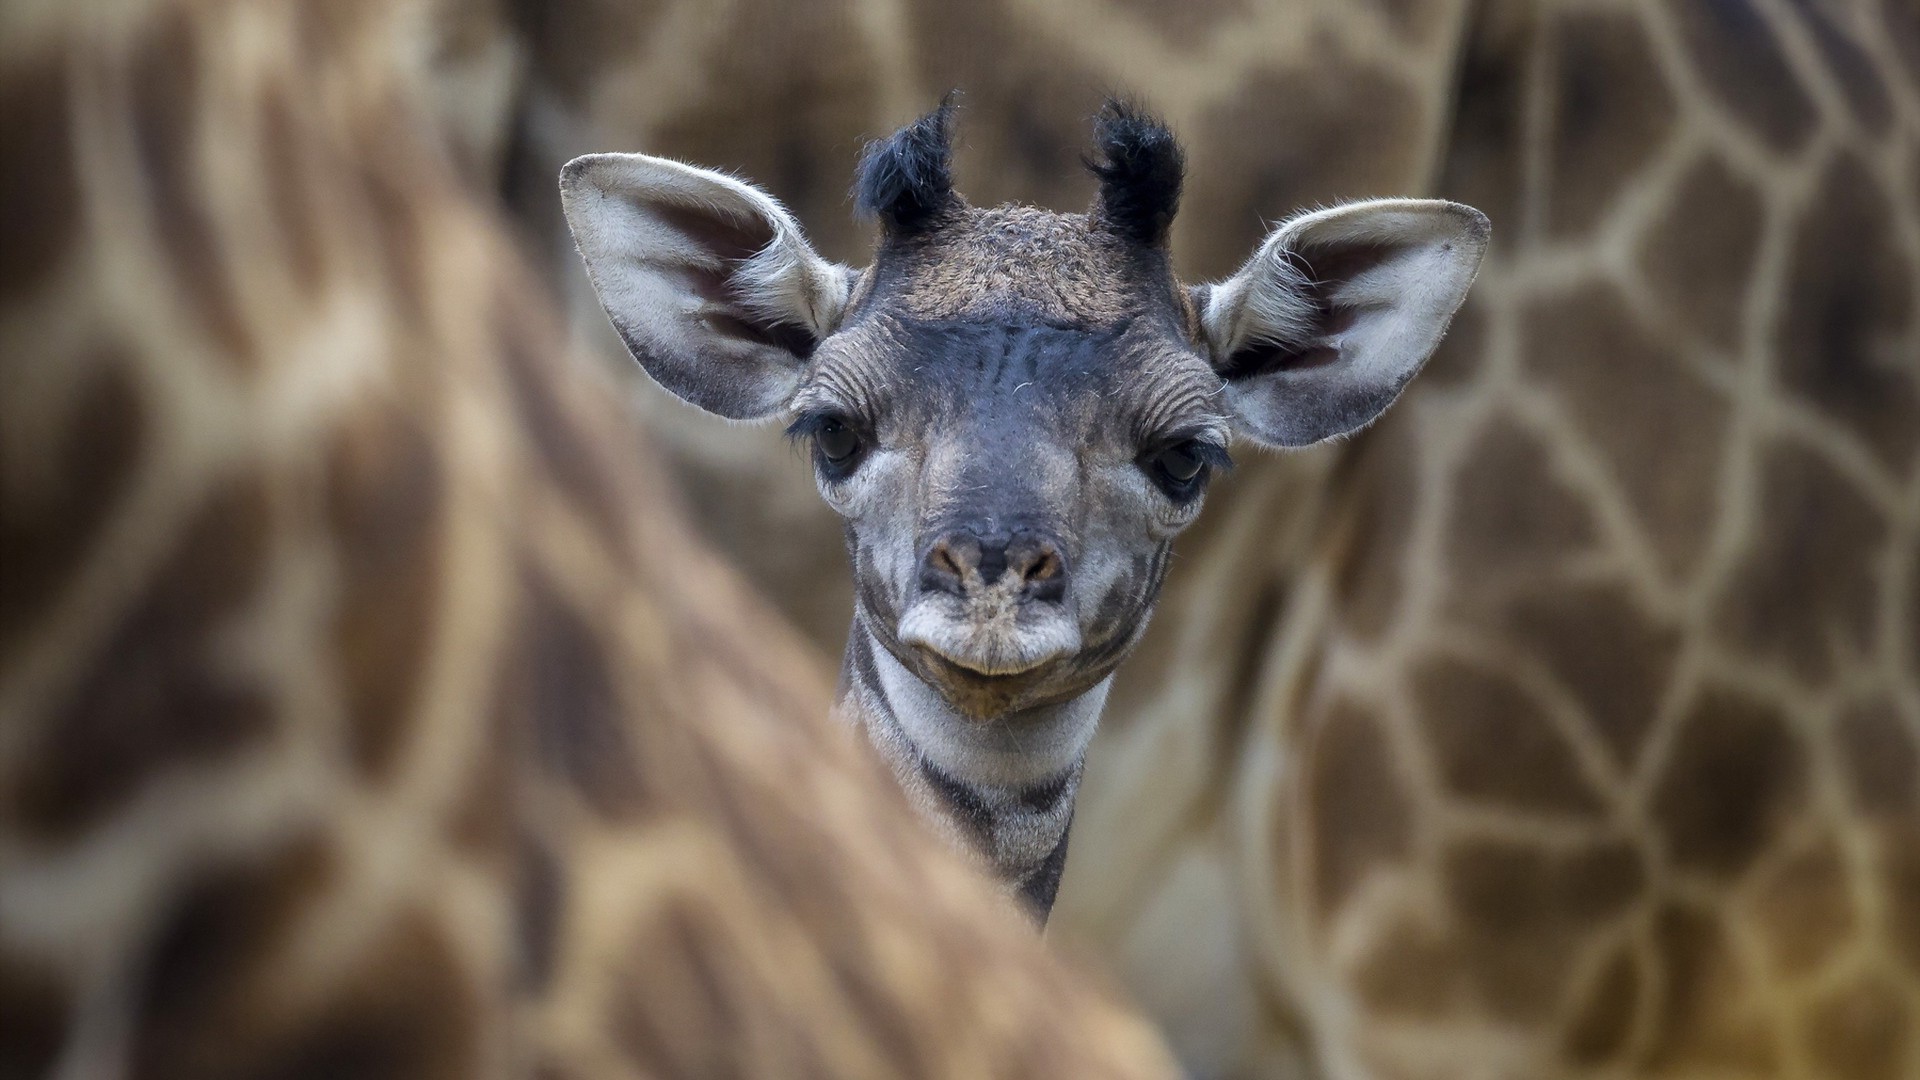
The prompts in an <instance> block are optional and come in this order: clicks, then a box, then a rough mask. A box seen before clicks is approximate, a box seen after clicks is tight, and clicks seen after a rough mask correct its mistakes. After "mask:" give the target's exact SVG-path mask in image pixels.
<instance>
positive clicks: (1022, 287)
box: [855, 206, 1184, 330]
mask: <svg viewBox="0 0 1920 1080" xmlns="http://www.w3.org/2000/svg"><path fill="white" fill-rule="evenodd" d="M862 285H863V288H862V289H861V293H862V294H864V295H862V296H858V297H856V298H855V299H856V302H861V301H864V302H866V303H871V304H874V305H879V306H883V307H884V308H885V309H886V310H888V311H889V312H892V313H895V314H898V315H903V316H909V317H913V318H920V319H930V320H931V319H964V318H977V317H991V316H1004V315H1007V314H1008V313H1010V312H1024V313H1025V314H1026V315H1027V316H1029V317H1031V318H1035V319H1041V320H1045V321H1048V322H1053V323H1057V324H1062V325H1077V326H1083V327H1088V328H1091V329H1096V330H1097V329H1099V328H1101V327H1105V326H1111V325H1113V324H1115V323H1118V322H1120V321H1121V320H1124V319H1127V318H1130V317H1133V316H1135V315H1138V314H1140V313H1141V312H1142V310H1143V309H1148V308H1164V309H1166V310H1169V311H1178V310H1180V309H1182V308H1183V307H1184V298H1183V297H1182V296H1181V295H1180V294H1179V292H1178V290H1177V288H1176V287H1175V283H1174V281H1173V278H1172V275H1171V274H1170V273H1169V272H1168V270H1167V266H1166V262H1165V259H1164V258H1161V257H1159V256H1158V255H1157V254H1156V253H1153V252H1146V251H1142V250H1141V249H1140V248H1139V247H1138V246H1137V245H1129V244H1127V243H1125V242H1124V241H1123V240H1120V239H1118V238H1116V237H1115V236H1113V235H1112V233H1111V232H1110V231H1109V230H1104V229H1096V228H1093V227H1091V226H1090V224H1089V222H1088V220H1087V218H1086V215H1084V214H1061V213H1055V212H1053V211H1050V210H1042V209H1039V208H1036V207H1031V206H996V207H991V208H987V209H975V208H972V207H968V208H966V209H964V210H962V211H960V212H959V213H956V214H955V215H953V217H952V218H951V219H950V220H949V221H948V222H946V223H943V224H942V225H940V226H939V227H938V228H936V229H932V230H929V231H928V232H926V233H924V234H920V235H916V236H913V237H911V238H908V239H905V240H902V241H899V242H896V243H890V244H887V245H884V246H883V247H882V248H881V250H880V251H879V253H878V254H877V256H876V258H875V261H874V265H873V268H872V270H871V271H870V274H869V280H868V281H866V282H863V283H862Z"/></svg>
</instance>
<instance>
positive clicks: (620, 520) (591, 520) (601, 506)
mask: <svg viewBox="0 0 1920 1080" xmlns="http://www.w3.org/2000/svg"><path fill="white" fill-rule="evenodd" d="M530 314H531V313H529V312H528V311H526V310H525V305H523V304H520V303H517V302H516V301H514V300H513V299H512V298H507V297H503V298H501V301H500V305H499V308H498V315H499V319H500V322H499V327H498V329H499V338H498V340H499V342H500V348H501V351H502V360H501V367H502V368H503V369H504V370H505V372H506V374H507V384H508V388H509V398H510V402H511V405H512V407H513V411H514V417H515V419H516V420H517V421H518V423H519V430H520V433H521V434H522V435H524V436H525V437H526V439H527V440H528V442H530V443H531V444H532V447H533V450H534V451H535V457H536V459H537V460H538V461H539V463H540V465H541V466H542V467H543V468H544V470H545V471H546V474H547V475H548V476H549V477H551V478H552V480H553V481H554V484H555V485H556V487H557V488H558V490H559V491H560V492H561V493H562V494H563V495H564V496H565V498H566V500H567V502H568V504H569V505H570V506H571V507H572V508H573V509H574V510H575V511H576V512H578V513H579V514H581V515H582V516H583V517H584V518H585V519H586V521H587V523H588V524H589V525H590V526H591V527H592V528H593V530H594V532H595V533H596V534H597V535H598V536H599V537H600V540H601V542H602V544H603V545H604V550H605V552H606V554H608V555H610V556H612V557H614V558H615V559H618V560H619V561H621V562H623V563H630V562H631V560H632V557H633V553H632V543H633V540H632V537H631V526H630V523H631V522H632V520H633V514H634V507H633V505H632V503H631V502H630V498H631V496H630V495H629V494H628V493H627V491H625V490H623V487H622V484H621V482H620V480H619V479H618V478H617V477H616V474H615V469H616V468H617V466H616V465H615V464H614V463H612V462H610V461H609V460H608V459H607V456H606V448H605V447H602V446H597V445H595V444H594V442H593V440H592V439H590V438H588V437H587V435H586V433H585V432H584V431H582V430H581V424H582V423H583V421H581V420H580V419H578V418H577V416H576V415H575V414H574V411H573V410H572V409H570V407H569V405H568V403H566V402H563V401H562V400H561V399H560V398H559V396H558V395H557V394H556V392H555V390H556V388H555V385H554V380H553V377H552V374H551V373H550V372H549V371H546V370H543V367H542V365H543V362H550V360H549V358H548V357H547V356H545V355H544V354H543V351H542V350H541V349H540V348H539V347H538V346H536V344H535V341H536V340H538V339H536V338H533V337H530V335H529V333H528V331H527V330H526V329H525V321H526V319H527V318H529V317H530ZM629 449H630V451H631V453H632V460H635V461H638V460H644V457H645V456H646V454H645V449H644V448H643V447H642V446H639V445H630V446H629ZM629 486H630V485H629Z"/></svg>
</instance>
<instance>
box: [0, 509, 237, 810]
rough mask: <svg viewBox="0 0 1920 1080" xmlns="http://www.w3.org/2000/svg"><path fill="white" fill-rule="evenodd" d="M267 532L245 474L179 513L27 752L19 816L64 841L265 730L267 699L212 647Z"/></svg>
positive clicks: (13, 800) (19, 784) (16, 800)
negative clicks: (130, 599) (140, 586)
mask: <svg viewBox="0 0 1920 1080" xmlns="http://www.w3.org/2000/svg"><path fill="white" fill-rule="evenodd" d="M269 528H270V520H269V514H268V505H267V493H266V489H265V486H264V485H263V483H262V482H261V480H260V478H259V477H252V476H249V477H243V478H240V479H237V480H233V481H229V482H228V484H227V486H226V487H224V488H221V489H219V490H217V491H215V492H214V493H213V495H212V496H211V497H209V498H208V499H207V500H206V501H205V502H204V503H202V505H201V506H200V508H199V510H198V511H196V512H195V513H194V514H193V515H192V516H190V517H189V518H188V520H187V524H186V527H185V528H183V529H182V530H181V532H180V537H179V540H178V542H177V543H176V544H175V545H174V548H173V551H172V553H171V554H170V555H169V556H168V557H167V558H165V559H163V560H161V562H160V563H159V564H158V565H157V566H156V567H155V568H154V569H153V571H152V572H151V574H150V576H149V583H148V585H147V589H146V592H145V594H144V595H143V596H141V597H140V598H139V599H138V600H137V601H135V602H134V603H133V604H132V605H131V606H130V607H129V608H128V611H127V614H126V615H125V616H124V617H123V618H122V620H121V622H120V624H119V626H118V627H116V628H115V629H114V630H113V632H112V633H111V634H110V635H109V636H108V637H107V640H106V644H105V645H104V646H103V647H102V649H101V650H100V653H99V655H98V656H97V657H96V658H95V659H94V661H93V663H92V664H91V665H90V666H89V667H88V668H87V669H86V670H85V672H84V673H83V674H82V675H80V676H79V678H78V679H77V680H76V681H75V684H74V688H73V696H72V697H71V698H70V699H69V700H68V701H67V703H66V704H65V706H64V708H63V709H62V710H61V711H60V713H59V715H58V716H57V717H56V718H55V719H54V720H53V721H52V722H51V723H49V724H48V725H47V728H46V736H45V741H44V742H43V743H42V745H40V746H39V747H37V748H36V749H35V750H34V751H33V752H32V753H31V754H30V755H29V758H30V759H31V760H32V761H34V762H36V765H35V767H34V768H33V769H31V770H28V771H26V772H25V773H24V774H23V775H21V776H20V777H19V779H18V780H17V781H16V787H15V790H14V791H13V792H11V793H9V795H8V796H7V799H6V801H7V802H8V803H9V804H10V805H11V807H12V809H13V811H14V813H16V814H18V815H19V818H20V820H21V821H23V822H25V823H26V824H28V825H29V826H30V827H32V828H34V829H36V830H38V831H41V832H43V833H48V834H51V835H53V836H56V837H70V836H72V834H74V833H76V832H79V831H81V830H84V829H86V828H89V827H91V826H92V825H94V824H95V823H97V822H99V821H100V820H101V819H102V818H105V817H107V816H108V815H109V814H111V813H112V812H113V811H114V810H115V809H116V808H117V807H119V806H121V805H122V804H124V803H125V802H126V801H127V800H128V799H131V798H133V797H134V796H135V795H138V794H139V793H140V791H141V789H142V788H143V787H144V786H145V785H146V784H147V783H148V782H150V781H152V780H154V779H156V778H157V777H159V776H160V775H162V774H164V773H166V772H167V771H169V770H171V769H175V768H179V767H185V766H191V765H194V764H198V763H202V762H206V761H208V760H211V759H214V758H218V757H221V756H224V755H226V754H229V753H232V752H233V751H234V750H236V749H237V748H239V747H240V746H242V745H244V744H245V743H247V742H249V741H251V740H253V739H255V738H257V737H259V736H261V735H263V734H265V733H266V731H267V729H268V726H269V722H270V718H271V713H272V705H271V703H270V700H269V698H268V697H267V695H266V693H265V692H264V691H263V690H262V689H261V688H260V687H258V686H256V685H253V684H252V683H251V682H249V681H247V680H246V679H244V678H243V677H241V676H239V675H238V674H237V673H234V672H232V671H230V670H228V669H227V667H226V665H225V661H224V658H223V654H222V653H221V651H220V648H219V645H220V637H221V635H222V634H223V633H226V632H227V631H229V630H230V629H231V626H232V622H233V620H234V619H235V618H236V617H238V616H239V615H241V614H242V613H243V612H244V611H245V609H246V607H247V605H248V602H249V601H250V600H251V599H252V598H253V595H254V592H255V590H256V589H258V588H259V586H260V584H261V582H262V580H263V578H264V576H265V571H266V561H267V556H268V538H269Z"/></svg>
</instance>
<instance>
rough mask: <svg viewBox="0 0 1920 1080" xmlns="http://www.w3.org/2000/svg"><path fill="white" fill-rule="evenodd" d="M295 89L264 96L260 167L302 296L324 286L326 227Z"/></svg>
mask: <svg viewBox="0 0 1920 1080" xmlns="http://www.w3.org/2000/svg"><path fill="white" fill-rule="evenodd" d="M290 94H291V91H289V90H287V89H286V88H285V87H283V86H280V85H270V86H268V87H266V88H264V89H263V90H262V92H261V96H260V104H259V109H260V115H259V123H260V153H261V167H262V168H263V169H264V170H265V172H266V175H267V177H268V181H267V185H266V196H267V202H268V205H269V206H270V207H271V208H272V213H273V218H274V222H275V224H276V225H277V226H278V228H279V232H280V236H279V240H280V248H279V250H280V251H281V252H283V253H284V256H285V261H286V266H287V268H288V270H289V271H290V272H291V273H292V275H293V281H294V283H295V285H296V286H297V287H298V289H299V291H300V292H301V293H303V294H305V293H312V292H314V291H316V290H318V289H319V288H320V283H321V280H322V276H323V274H324V273H325V271H326V265H325V259H324V257H323V252H322V250H321V243H320V237H321V231H322V230H323V229H325V228H326V227H327V225H326V222H325V220H324V216H323V208H322V207H321V206H320V205H319V204H318V203H317V201H316V200H317V199H318V198H319V190H318V189H319V186H320V185H318V184H317V183H315V182H314V180H313V178H312V173H313V171H314V170H315V169H316V168H319V167H321V166H320V165H319V163H318V162H317V161H316V160H315V157H316V155H317V148H315V147H314V146H312V145H311V144H310V143H309V142H308V141H307V139H306V132H305V130H304V128H303V124H302V120H301V118H300V117H299V116H298V110H297V108H296V106H295V105H294V103H293V101H292V100H291V97H290Z"/></svg>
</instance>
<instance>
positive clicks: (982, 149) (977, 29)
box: [907, 0, 1246, 257]
mask: <svg viewBox="0 0 1920 1080" xmlns="http://www.w3.org/2000/svg"><path fill="white" fill-rule="evenodd" d="M1023 6H1024V5H1022V4H1019V3H1014V2H1010V0H976V2H975V3H970V4H950V3H946V2H944V0H913V2H911V3H909V4H908V5H907V15H908V19H909V32H910V34H911V37H910V39H909V40H910V42H911V44H912V48H913V52H912V55H913V65H914V69H915V70H916V71H918V72H919V73H920V76H919V78H920V81H921V84H922V85H923V86H926V87H927V88H928V89H929V91H931V92H938V91H941V90H945V89H948V88H950V87H958V88H959V89H960V90H961V92H962V93H963V95H964V97H962V99H961V102H962V109H963V110H964V111H963V114H962V115H963V116H965V115H967V114H972V115H974V116H977V117H979V118H980V120H979V121H978V122H974V123H968V122H967V121H965V120H964V119H963V120H962V126H963V136H962V138H961V139H960V140H959V145H958V146H956V147H955V151H954V157H955V169H956V172H955V175H956V176H957V178H958V183H959V186H960V189H961V190H962V191H964V192H966V193H967V196H968V198H969V199H971V200H972V201H973V203H974V204H975V205H977V206H991V205H994V204H996V203H1000V202H1027V203H1033V204H1035V205H1038V206H1045V207H1054V208H1058V209H1071V208H1073V207H1076V206H1085V205H1087V204H1088V202H1089V201H1090V198H1091V196H1092V193H1093V185H1092V183H1091V181H1090V180H1089V179H1088V178H1087V174H1086V170H1085V169H1084V168H1083V167H1082V166H1081V163H1080V154H1081V152H1082V150H1083V148H1085V147H1086V146H1087V145H1088V140H1089V133H1090V131H1091V128H1090V127H1089V125H1088V118H1089V117H1092V116H1093V115H1094V114H1095V113H1096V112H1097V111H1098V110H1099V108H1100V104H1101V101H1102V100H1103V96H1104V95H1103V91H1104V90H1105V89H1106V88H1107V84H1106V81H1105V77H1104V76H1103V74H1102V73H1101V72H1100V71H1098V70H1096V69H1094V68H1091V67H1089V66H1088V64H1087V63H1086V62H1084V61H1083V60H1081V59H1080V58H1079V57H1078V56H1076V55H1074V51H1073V49H1072V48H1071V47H1070V45H1069V44H1067V43H1061V42H1058V41H1055V40H1050V39H1049V36H1048V35H1047V34H1046V33H1045V32H1044V31H1042V30H1040V29H1038V28H1036V27H1033V26H1031V25H1029V17H1028V16H1026V15H1025V14H1024V13H1023V12H1022V11H1021V8H1022V7H1023ZM985 58H990V59H985ZM983 60H984V62H983ZM1189 160H1190V164H1191V165H1193V166H1194V167H1193V168H1190V169H1189V171H1190V172H1191V173H1192V174H1193V175H1195V176H1198V175H1199V169H1198V167H1197V162H1193V161H1192V160H1191V159H1189ZM1178 227H1179V222H1178V221H1176V222H1175V228H1176V230H1177V229H1178ZM1176 246H1177V242H1176ZM1238 254H1239V255H1240V256H1242V257H1244V256H1245V254H1246V249H1242V250H1241V251H1240V252H1239V253H1238Z"/></svg>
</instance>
